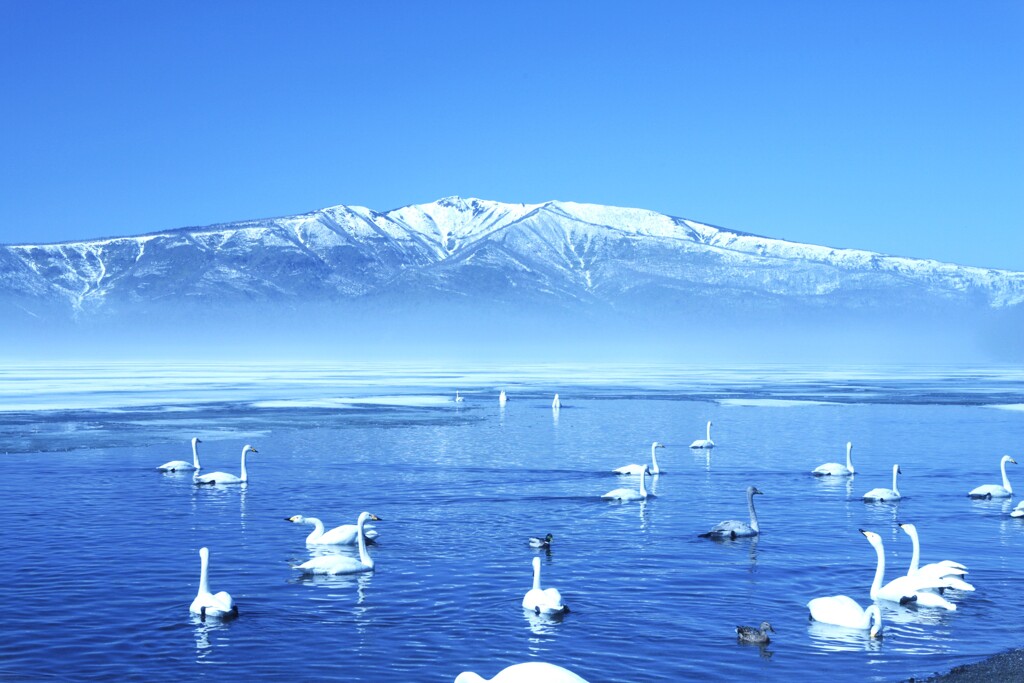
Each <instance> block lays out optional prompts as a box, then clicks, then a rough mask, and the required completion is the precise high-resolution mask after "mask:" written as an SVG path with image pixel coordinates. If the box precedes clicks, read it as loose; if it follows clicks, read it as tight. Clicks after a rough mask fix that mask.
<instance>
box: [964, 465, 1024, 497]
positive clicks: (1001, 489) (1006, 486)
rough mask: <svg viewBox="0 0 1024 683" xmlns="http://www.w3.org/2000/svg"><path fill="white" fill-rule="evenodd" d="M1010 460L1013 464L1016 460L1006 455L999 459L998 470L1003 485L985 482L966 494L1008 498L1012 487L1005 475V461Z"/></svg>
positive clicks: (1011, 492) (1011, 493)
mask: <svg viewBox="0 0 1024 683" xmlns="http://www.w3.org/2000/svg"><path fill="white" fill-rule="evenodd" d="M1008 462H1012V463H1013V464H1014V465H1016V464H1017V461H1016V460H1014V459H1013V458H1011V457H1010V456H1008V455H1004V456H1003V457H1002V458H1001V459H1000V460H999V471H1000V472H1001V473H1002V475H1003V485H1002V486H1000V485H999V484H985V485H984V486H979V487H978V488H976V489H973V490H972V491H971V492H970V493H968V494H967V495H968V496H970V497H971V498H1009V497H1010V496H1012V495H1013V487H1012V486H1010V480H1009V479H1008V478H1007V477H1006V463H1008Z"/></svg>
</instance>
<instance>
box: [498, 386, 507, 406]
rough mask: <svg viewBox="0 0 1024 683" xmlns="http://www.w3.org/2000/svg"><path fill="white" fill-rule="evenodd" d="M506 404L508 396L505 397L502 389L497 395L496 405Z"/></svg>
mask: <svg viewBox="0 0 1024 683" xmlns="http://www.w3.org/2000/svg"><path fill="white" fill-rule="evenodd" d="M506 403H508V396H506V395H505V390H504V389H502V390H501V393H500V394H498V405H499V406H503V405H505V404H506Z"/></svg>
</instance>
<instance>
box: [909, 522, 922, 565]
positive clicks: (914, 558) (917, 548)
mask: <svg viewBox="0 0 1024 683" xmlns="http://www.w3.org/2000/svg"><path fill="white" fill-rule="evenodd" d="M910 541H911V543H913V544H914V551H913V553H912V554H911V556H910V571H909V572H907V574H908V575H910V574H913V573H914V572H916V571H917V567H918V565H919V564H920V562H921V540H920V539H919V538H918V537H917V529H914V530H913V531H912V532H911V533H910Z"/></svg>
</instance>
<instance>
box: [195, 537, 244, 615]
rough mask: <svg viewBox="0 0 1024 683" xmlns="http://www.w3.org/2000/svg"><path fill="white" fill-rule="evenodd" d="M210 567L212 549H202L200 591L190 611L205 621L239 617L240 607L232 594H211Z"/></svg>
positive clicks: (200, 557)
mask: <svg viewBox="0 0 1024 683" xmlns="http://www.w3.org/2000/svg"><path fill="white" fill-rule="evenodd" d="M209 565H210V549H209V548H200V549H199V591H198V592H197V593H196V599H195V600H193V601H192V604H191V605H190V606H189V608H188V611H189V612H192V613H193V614H198V615H199V616H200V617H201V618H203V619H206V617H214V618H217V619H220V618H224V617H236V616H238V606H237V605H235V601H234V600H233V599H232V598H231V594H230V593H228V592H227V591H220V592H219V593H211V592H210V583H209V581H208V580H207V578H206V573H207V571H208V570H209Z"/></svg>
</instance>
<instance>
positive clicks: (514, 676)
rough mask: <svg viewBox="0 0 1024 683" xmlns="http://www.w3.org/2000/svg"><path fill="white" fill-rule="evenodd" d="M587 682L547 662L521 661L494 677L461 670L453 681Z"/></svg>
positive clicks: (491, 682)
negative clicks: (485, 676)
mask: <svg viewBox="0 0 1024 683" xmlns="http://www.w3.org/2000/svg"><path fill="white" fill-rule="evenodd" d="M488 681H490V683H587V682H586V681H585V680H584V679H582V678H580V677H579V676H577V675H576V674H574V673H573V672H572V671H569V670H568V669H565V668H563V667H560V666H557V665H555V664H548V663H547V662H523V663H522V664H513V665H512V666H508V667H505V668H504V669H502V670H501V671H499V672H498V673H497V675H495V677H494V678H483V677H482V676H481V675H480V674H478V673H474V672H472V671H463V672H462V673H460V674H459V675H458V676H456V677H455V683H487V682H488Z"/></svg>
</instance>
